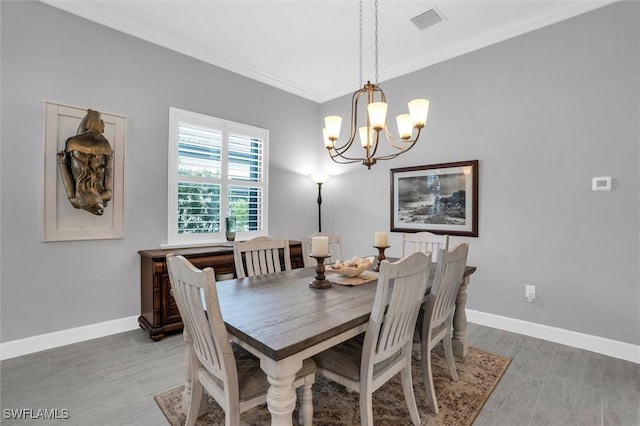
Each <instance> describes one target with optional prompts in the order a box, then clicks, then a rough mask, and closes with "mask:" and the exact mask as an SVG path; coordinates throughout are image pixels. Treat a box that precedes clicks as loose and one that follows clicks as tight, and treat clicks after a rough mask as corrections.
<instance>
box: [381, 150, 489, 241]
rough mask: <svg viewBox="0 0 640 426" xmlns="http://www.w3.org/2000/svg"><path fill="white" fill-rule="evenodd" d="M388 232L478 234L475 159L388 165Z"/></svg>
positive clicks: (476, 166) (476, 170) (468, 235)
mask: <svg viewBox="0 0 640 426" xmlns="http://www.w3.org/2000/svg"><path fill="white" fill-rule="evenodd" d="M390 205H391V214H390V218H391V232H421V231H428V232H432V233H434V234H447V235H459V236H465V237H477V236H478V160H469V161H458V162H453V163H441V164H429V165H424V166H413V167H401V168H397V169H391V203H390Z"/></svg>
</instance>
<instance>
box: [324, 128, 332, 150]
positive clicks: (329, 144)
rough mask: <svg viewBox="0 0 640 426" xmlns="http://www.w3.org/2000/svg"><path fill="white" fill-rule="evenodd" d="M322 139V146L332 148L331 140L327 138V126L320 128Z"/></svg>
mask: <svg viewBox="0 0 640 426" xmlns="http://www.w3.org/2000/svg"><path fill="white" fill-rule="evenodd" d="M322 139H323V140H324V147H325V148H327V149H331V148H333V141H332V140H331V139H329V136H327V128H326V127H324V128H323V129H322Z"/></svg>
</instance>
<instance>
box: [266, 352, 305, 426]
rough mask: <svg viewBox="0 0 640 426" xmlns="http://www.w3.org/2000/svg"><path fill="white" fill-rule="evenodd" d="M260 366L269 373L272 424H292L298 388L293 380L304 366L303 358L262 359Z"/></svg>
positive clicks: (277, 425) (268, 395) (279, 425)
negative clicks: (296, 388) (294, 385)
mask: <svg viewBox="0 0 640 426" xmlns="http://www.w3.org/2000/svg"><path fill="white" fill-rule="evenodd" d="M260 366H261V367H262V369H263V370H264V372H265V373H267V379H268V380H269V384H270V386H269V390H268V391H267V408H268V409H269V412H270V413H271V425H272V426H292V425H293V409H294V408H296V390H295V388H294V387H293V381H294V380H295V378H296V372H297V371H298V370H300V368H302V360H282V361H272V360H269V359H262V360H261V362H260Z"/></svg>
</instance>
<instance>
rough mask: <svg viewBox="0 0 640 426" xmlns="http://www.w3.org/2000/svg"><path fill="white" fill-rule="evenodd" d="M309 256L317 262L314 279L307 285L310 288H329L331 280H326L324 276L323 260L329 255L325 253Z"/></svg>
mask: <svg viewBox="0 0 640 426" xmlns="http://www.w3.org/2000/svg"><path fill="white" fill-rule="evenodd" d="M311 257H313V258H314V259H315V260H316V262H317V264H316V279H315V280H313V281H311V282H310V283H309V287H310V288H318V289H325V288H329V287H331V285H332V284H331V281H327V279H326V277H325V276H324V260H325V259H326V258H328V257H331V255H330V254H328V255H326V256H315V255H313V254H312V255H311Z"/></svg>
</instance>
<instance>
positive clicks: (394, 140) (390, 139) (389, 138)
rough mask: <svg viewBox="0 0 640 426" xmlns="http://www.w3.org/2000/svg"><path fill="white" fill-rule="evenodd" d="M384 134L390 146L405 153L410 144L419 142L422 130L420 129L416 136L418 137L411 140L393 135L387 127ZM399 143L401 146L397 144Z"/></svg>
mask: <svg viewBox="0 0 640 426" xmlns="http://www.w3.org/2000/svg"><path fill="white" fill-rule="evenodd" d="M384 134H385V136H386V138H387V142H389V145H391V146H392V147H394V148H395V149H401V150H403V151H404V150H405V148H404V147H406V146H407V144H408V143H415V141H417V140H418V137H419V136H420V129H418V134H417V135H416V137H415V138H410V139H402V138H400V137H397V136H394V135H392V134H391V132H389V129H388V128H387V127H385V128H384ZM398 142H400V144H397V143H398Z"/></svg>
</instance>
